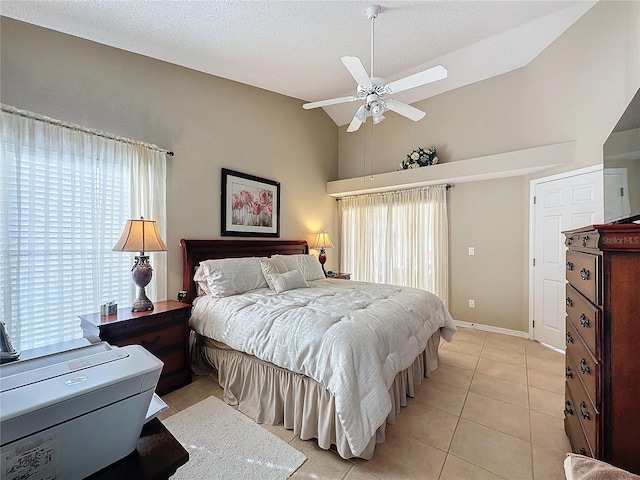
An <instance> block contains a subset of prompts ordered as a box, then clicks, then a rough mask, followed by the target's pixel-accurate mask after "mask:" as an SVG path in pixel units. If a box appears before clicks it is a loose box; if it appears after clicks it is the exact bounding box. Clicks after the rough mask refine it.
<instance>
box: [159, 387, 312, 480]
mask: <svg viewBox="0 0 640 480" xmlns="http://www.w3.org/2000/svg"><path fill="white" fill-rule="evenodd" d="M162 423H163V424H164V425H165V426H166V427H167V428H168V429H169V431H170V432H171V433H172V434H173V436H174V437H176V438H177V439H178V440H179V441H180V443H181V444H182V446H183V447H184V448H185V449H186V450H187V451H188V452H189V461H188V462H187V463H186V464H185V465H183V466H182V467H180V468H179V469H178V471H177V472H176V474H175V475H174V476H173V477H171V478H172V479H189V480H193V479H196V478H198V479H199V478H215V479H220V480H240V479H242V480H244V479H270V480H271V479H272V480H284V479H287V478H289V476H291V474H292V473H293V472H295V471H296V470H297V469H298V468H299V467H300V465H302V464H303V463H304V461H305V460H306V459H307V457H306V456H304V455H303V454H302V453H300V452H299V451H298V450H296V449H295V448H293V447H292V446H291V445H289V444H287V443H286V442H285V441H283V440H281V439H280V438H278V437H277V436H275V435H274V434H272V433H271V432H269V431H268V430H266V429H265V428H263V427H261V426H260V425H258V424H257V423H255V422H254V421H253V420H251V419H249V418H248V417H246V416H245V415H243V414H242V413H240V412H238V411H237V410H236V409H234V408H233V407H230V406H229V405H227V404H226V403H224V402H223V401H222V400H218V399H217V398H215V397H208V398H206V399H205V400H202V401H201V402H198V403H196V404H195V405H192V406H191V407H189V408H187V409H185V410H182V411H180V412H178V413H176V414H174V415H171V416H170V417H168V418H166V419H164V420H163V421H162Z"/></svg>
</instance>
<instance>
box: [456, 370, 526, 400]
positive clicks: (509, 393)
mask: <svg viewBox="0 0 640 480" xmlns="http://www.w3.org/2000/svg"><path fill="white" fill-rule="evenodd" d="M469 391H470V392H474V393H478V394H480V395H484V396H485V397H491V398H495V399H496V400H502V401H503V402H507V403H511V404H513V405H518V406H520V407H525V408H528V407H529V392H528V390H527V386H526V385H522V384H520V383H514V382H510V381H508V380H502V379H500V378H496V377H491V376H488V375H483V374H481V373H476V374H475V375H474V376H473V381H472V382H471V386H470V387H469Z"/></svg>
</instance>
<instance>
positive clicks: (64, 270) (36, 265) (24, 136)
mask: <svg viewBox="0 0 640 480" xmlns="http://www.w3.org/2000/svg"><path fill="white" fill-rule="evenodd" d="M1 138H2V140H1V141H2V144H1V152H0V153H1V155H2V160H1V162H0V230H1V232H2V233H1V234H0V235H1V237H0V292H1V293H0V315H2V320H3V321H4V322H5V323H6V324H7V327H8V328H9V332H10V334H11V337H12V341H13V343H14V345H15V346H16V348H18V349H20V350H26V349H30V348H35V347H40V346H44V345H48V344H51V343H57V342H61V341H65V340H70V339H73V338H77V337H80V336H82V331H81V329H80V327H79V319H78V315H81V314H85V313H92V312H95V311H98V309H99V305H100V304H102V303H105V302H107V301H111V300H115V301H116V302H118V304H119V305H121V306H126V305H130V304H131V299H132V296H133V295H134V293H135V292H134V288H133V284H132V281H131V277H130V272H131V265H132V257H131V256H130V255H127V254H123V253H121V252H112V251H111V249H112V248H113V246H114V245H115V243H116V241H117V240H118V238H119V236H120V233H121V232H122V228H123V226H124V224H125V222H126V220H127V219H128V218H132V217H133V216H139V215H140V214H139V213H136V210H137V205H136V204H135V203H136V202H135V199H136V192H138V191H139V190H140V187H139V186H138V185H136V178H137V177H136V175H134V170H135V169H136V168H138V169H139V165H138V164H139V162H140V161H141V159H140V158H139V157H140V148H139V145H132V144H129V143H126V142H122V141H119V140H117V139H113V138H107V137H105V136H101V135H97V134H95V133H92V132H90V131H86V130H80V129H75V128H69V127H68V126H64V125H60V124H57V123H56V122H50V121H43V120H42V119H38V118H32V117H29V116H26V115H20V114H17V113H15V112H8V111H5V110H4V108H3V112H2V137H1ZM161 162H162V166H161V168H159V171H160V175H164V174H165V173H164V172H165V169H164V162H165V159H164V156H163V155H162V159H161ZM151 163H152V164H153V162H151ZM159 183H160V184H161V186H162V185H164V179H162V180H161V181H160V182H159ZM153 194H157V195H160V196H164V195H165V194H164V191H163V189H162V188H161V189H160V191H156V192H153V193H152V195H153ZM146 203H148V202H146ZM162 205H163V206H164V201H163V202H162ZM147 218H150V215H148V216H147ZM154 219H155V220H161V221H163V223H162V224H160V222H159V225H162V230H161V234H162V235H164V216H163V218H161V219H158V218H154ZM164 274H165V272H164V271H163V275H164ZM160 278H161V281H162V275H161V276H160ZM165 278H166V277H165ZM154 279H155V278H154ZM164 288H165V292H166V280H165V287H164ZM150 298H152V299H154V298H153V297H150Z"/></svg>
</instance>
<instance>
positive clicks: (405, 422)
mask: <svg viewBox="0 0 640 480" xmlns="http://www.w3.org/2000/svg"><path fill="white" fill-rule="evenodd" d="M458 418H459V417H458V416H457V415H452V414H451V413H447V412H445V411H444V410H440V409H438V408H432V407H428V406H426V405H421V404H419V403H418V404H416V403H415V402H411V403H410V404H409V405H408V406H407V408H405V409H403V410H402V413H401V414H400V415H398V416H397V417H396V423H395V425H387V433H388V432H389V431H393V432H394V433H395V432H402V433H403V434H404V435H407V436H410V437H413V438H415V439H417V440H420V441H422V442H424V443H428V444H429V445H431V446H432V447H436V448H439V449H440V450H443V451H445V452H446V451H447V450H449V445H450V444H451V439H452V438H453V432H454V431H455V429H456V425H457V424H458Z"/></svg>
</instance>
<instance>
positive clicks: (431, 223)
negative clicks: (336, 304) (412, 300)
mask: <svg viewBox="0 0 640 480" xmlns="http://www.w3.org/2000/svg"><path fill="white" fill-rule="evenodd" d="M339 205H340V214H341V225H342V238H341V239H342V245H341V263H340V265H341V270H342V271H344V272H352V274H353V276H352V278H353V279H354V280H360V281H365V282H375V283H388V284H393V285H403V286H408V287H415V288H421V289H424V290H428V291H430V292H432V293H434V294H436V295H437V296H439V297H440V298H441V299H442V300H443V301H444V302H445V304H447V303H448V297H449V281H448V276H449V275H448V264H449V253H448V250H449V227H448V220H447V197H446V186H444V185H437V186H433V187H424V188H416V189H411V190H402V191H397V192H389V193H379V194H370V195H359V196H355V197H346V198H343V199H342V201H341V202H339Z"/></svg>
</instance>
